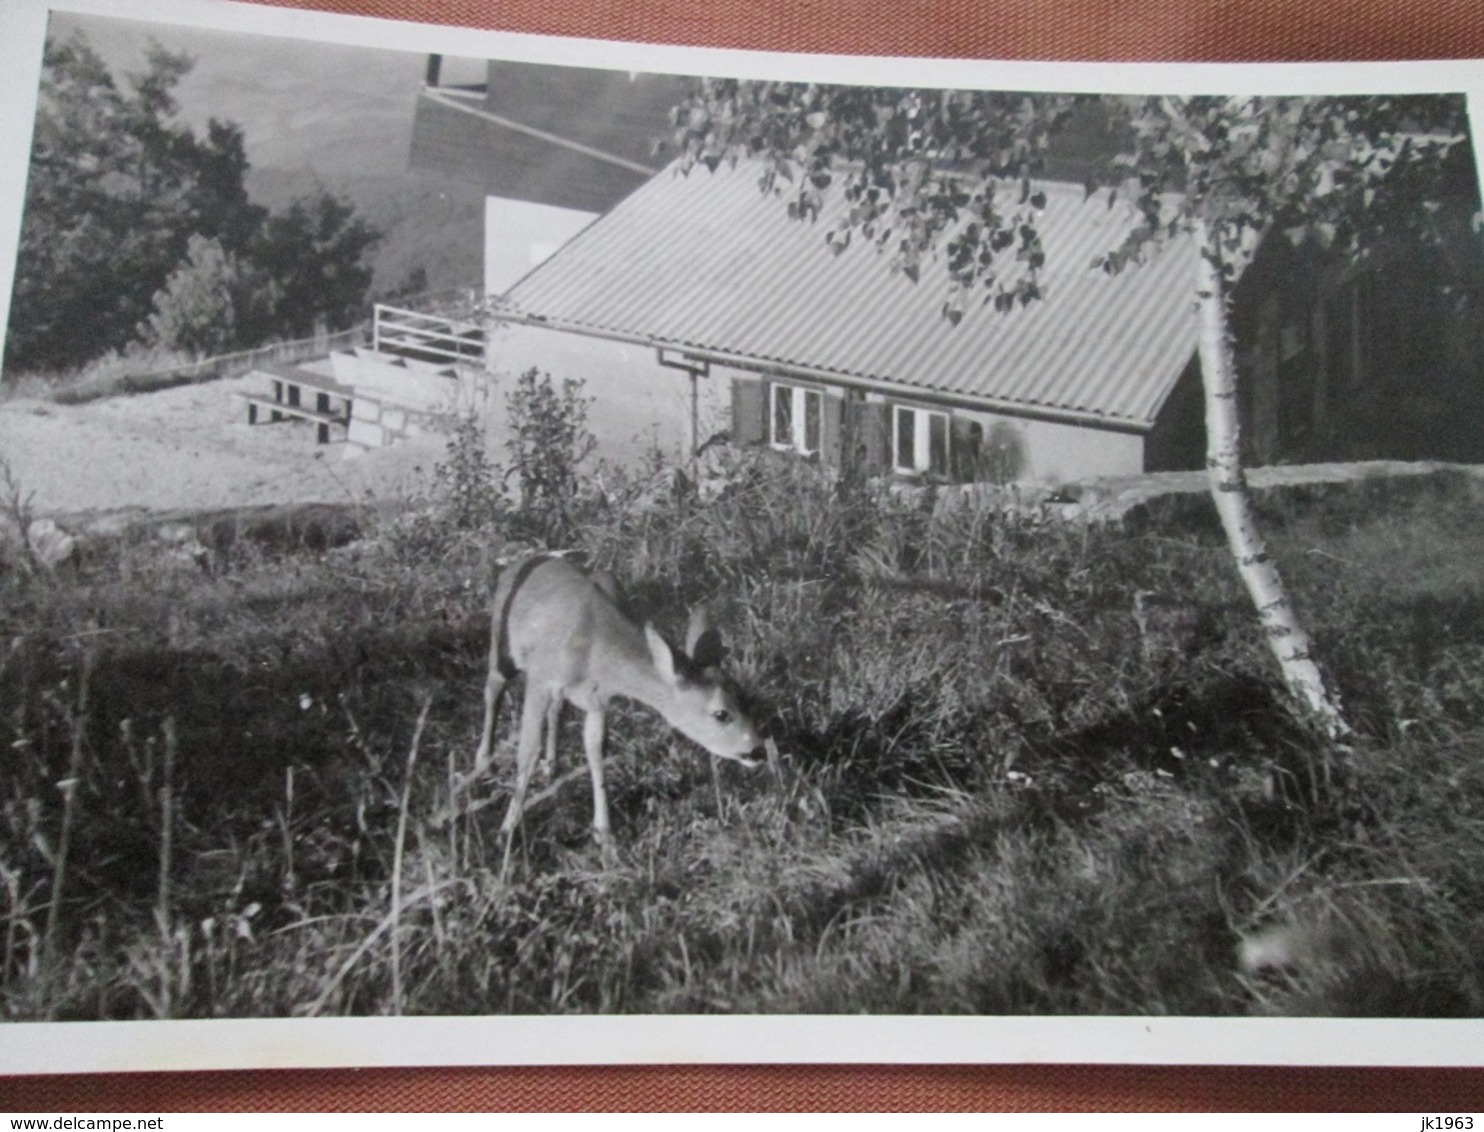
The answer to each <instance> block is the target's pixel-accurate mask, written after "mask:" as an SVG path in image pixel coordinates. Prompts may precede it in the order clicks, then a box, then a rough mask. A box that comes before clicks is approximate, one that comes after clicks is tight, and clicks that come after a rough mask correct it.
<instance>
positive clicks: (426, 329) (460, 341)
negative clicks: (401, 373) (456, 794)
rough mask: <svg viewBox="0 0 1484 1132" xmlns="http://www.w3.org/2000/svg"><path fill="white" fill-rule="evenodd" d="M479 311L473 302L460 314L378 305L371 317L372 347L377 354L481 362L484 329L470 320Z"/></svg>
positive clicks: (446, 361) (460, 310) (424, 359)
mask: <svg viewBox="0 0 1484 1132" xmlns="http://www.w3.org/2000/svg"><path fill="white" fill-rule="evenodd" d="M430 306H431V305H430ZM476 311H477V308H476V307H475V306H474V305H473V304H470V303H465V304H463V305H462V306H460V307H459V308H458V311H457V314H455V313H448V308H445V309H444V310H442V311H440V310H438V309H436V307H433V308H432V309H425V310H420V311H417V310H408V309H406V308H405V307H394V306H389V305H387V304H385V303H377V304H376V307H375V309H374V311H373V313H372V318H371V346H372V348H373V349H375V350H376V351H377V352H378V353H386V354H396V355H400V356H402V357H408V358H416V359H418V360H420V361H427V362H443V363H447V364H450V365H452V364H453V363H455V362H478V361H480V360H481V359H482V358H483V357H484V327H483V326H482V325H481V324H480V323H479V322H478V321H476V319H475V317H470V316H476ZM466 312H467V313H466ZM460 316H462V317H460Z"/></svg>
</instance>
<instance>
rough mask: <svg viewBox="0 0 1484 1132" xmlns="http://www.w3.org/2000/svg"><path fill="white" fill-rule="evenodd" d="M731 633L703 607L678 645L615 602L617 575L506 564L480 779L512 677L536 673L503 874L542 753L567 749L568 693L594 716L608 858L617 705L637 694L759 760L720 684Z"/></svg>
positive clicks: (707, 743) (678, 722)
mask: <svg viewBox="0 0 1484 1132" xmlns="http://www.w3.org/2000/svg"><path fill="white" fill-rule="evenodd" d="M724 651H725V650H724V648H723V646H722V641H721V636H720V634H719V633H718V632H717V631H716V630H715V629H713V628H710V627H709V626H708V625H707V623H706V616H705V613H704V611H702V610H700V609H697V610H694V611H692V613H691V619H690V628H689V631H688V633H687V635H686V642H685V651H684V652H681V651H680V650H678V649H671V648H670V646H669V645H668V644H666V643H665V641H664V639H663V638H662V637H661V636H660V635H659V634H658V633H657V632H655V630H654V629H653V628H652V627H651V626H650V625H648V624H646V625H644V626H643V627H642V628H641V627H640V626H638V625H636V624H634V622H632V621H630V620H629V619H628V617H626V616H625V615H624V614H623V613H622V612H621V611H620V610H619V608H618V605H617V604H616V603H615V601H614V590H613V582H612V579H611V578H610V577H608V576H607V575H598V576H594V577H590V576H589V575H587V574H586V573H584V572H583V571H582V570H581V569H579V568H578V567H577V566H575V565H574V564H573V563H571V562H569V561H567V559H565V558H563V557H561V556H559V555H553V554H538V555H533V556H531V557H529V558H526V559H525V560H523V561H520V562H518V563H512V564H511V565H508V566H506V567H505V569H504V570H503V571H502V572H501V574H500V580H499V582H498V583H497V584H496V586H495V602H494V615H493V618H492V623H491V631H490V667H489V678H488V680H487V681H486V683H485V687H484V728H483V731H482V732H481V734H480V740H479V750H478V752H477V753H476V755H475V758H474V770H473V774H472V775H471V779H472V778H477V777H478V776H479V775H481V774H482V773H484V771H485V770H486V769H487V768H488V767H489V764H490V761H491V756H492V752H491V745H492V738H493V734H494V725H495V714H496V712H497V711H498V709H499V704H500V700H501V698H502V696H503V695H504V691H505V686H506V684H507V683H508V682H509V681H510V680H511V678H513V677H514V676H515V674H516V673H517V672H523V673H525V677H526V690H525V700H524V703H523V704H522V707H521V715H520V738H519V740H518V742H517V746H516V778H515V790H514V793H512V795H511V798H510V808H509V809H508V810H507V811H506V813H505V820H504V822H503V824H502V825H501V827H500V832H501V834H502V835H503V836H504V838H505V853H504V861H503V863H502V865H501V875H502V876H503V875H504V873H505V871H506V870H507V869H508V867H509V863H510V845H511V841H512V840H513V839H514V835H515V829H516V826H517V825H518V824H519V822H520V817H521V809H522V807H523V806H524V805H525V800H526V792H527V790H528V789H529V787H530V783H531V775H532V772H533V771H534V770H535V767H536V758H537V755H538V753H539V752H540V748H541V746H542V742H541V740H542V733H543V731H544V732H545V738H546V744H545V749H546V761H547V763H548V765H550V764H551V763H552V762H553V761H554V759H555V754H556V740H557V720H558V717H559V716H560V714H561V710H562V702H563V701H564V700H565V701H567V702H569V703H571V704H573V705H574V706H576V707H579V708H581V709H582V710H583V711H584V712H586V713H587V718H586V721H585V723H584V725H583V729H582V738H583V747H584V749H585V751H586V754H587V765H588V772H589V774H590V775H591V776H592V786H593V833H594V835H595V836H596V837H597V839H598V842H599V844H600V845H601V847H602V851H603V855H604V858H605V859H608V858H610V857H611V855H612V835H611V833H610V830H609V825H608V796H607V794H606V792H605V791H604V788H603V736H604V731H605V715H606V713H607V710H608V702H609V700H611V699H612V698H613V697H614V696H625V697H627V698H629V699H632V700H638V701H639V702H640V703H642V704H647V705H648V706H649V707H651V708H653V709H654V710H655V711H657V712H659V714H660V715H662V716H663V717H664V718H665V720H666V722H668V723H669V724H670V726H671V727H673V728H675V729H676V730H677V731H679V732H680V733H681V734H682V735H685V736H686V737H687V738H690V739H693V740H694V741H695V742H697V743H699V744H700V745H701V746H702V747H704V748H706V750H708V751H710V752H711V753H712V754H713V755H716V756H718V757H720V758H725V759H734V760H736V761H737V762H740V763H743V764H745V765H748V766H754V765H756V764H757V760H756V759H754V758H753V757H752V756H753V754H754V753H755V752H757V751H758V749H759V748H760V746H761V741H760V740H759V738H758V735H757V732H756V731H755V730H754V729H753V726H752V722H751V721H750V720H749V719H748V718H747V716H746V715H745V714H744V713H743V712H742V711H741V709H740V708H739V707H738V706H737V702H736V699H735V698H734V697H733V696H732V695H731V693H730V692H729V691H728V690H727V689H726V687H725V686H724V685H723V684H722V683H721V682H720V681H719V678H718V677H719V673H718V672H717V671H716V667H717V665H718V664H719V663H720V661H721V659H722V655H723V653H724Z"/></svg>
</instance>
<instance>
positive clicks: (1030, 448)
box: [954, 410, 1144, 484]
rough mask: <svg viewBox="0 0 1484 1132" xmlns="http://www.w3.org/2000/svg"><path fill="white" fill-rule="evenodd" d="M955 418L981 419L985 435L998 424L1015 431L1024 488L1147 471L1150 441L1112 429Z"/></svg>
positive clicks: (986, 416)
mask: <svg viewBox="0 0 1484 1132" xmlns="http://www.w3.org/2000/svg"><path fill="white" fill-rule="evenodd" d="M954 415H955V416H962V417H967V418H968V419H970V420H976V421H978V422H979V423H980V424H982V425H983V426H984V435H985V436H986V437H988V436H989V435H990V429H991V428H992V427H994V426H995V425H996V423H997V422H998V423H999V424H1000V427H1001V428H1002V429H1004V428H1009V429H1012V430H1014V431H1015V432H1016V433H1017V434H1018V435H1019V436H1020V438H1021V440H1022V442H1023V447H1022V451H1023V452H1024V453H1025V457H1026V464H1025V467H1024V469H1023V470H1022V472H1021V474H1020V476H1019V477H1018V479H1019V481H1020V482H1022V483H1052V484H1054V483H1073V482H1078V481H1081V480H1088V479H1094V478H1097V477H1099V476H1129V475H1139V474H1140V473H1142V472H1143V471H1144V438H1143V437H1142V436H1139V435H1136V434H1133V433H1126V432H1112V431H1109V430H1108V429H1099V428H1087V427H1085V426H1082V425H1073V424H1059V423H1057V422H1055V421H1036V420H1026V419H1025V418H1023V417H1011V416H1005V415H1004V414H1000V413H978V412H967V411H964V410H958V411H956V412H955V413H954Z"/></svg>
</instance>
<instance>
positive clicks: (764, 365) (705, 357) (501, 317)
mask: <svg viewBox="0 0 1484 1132" xmlns="http://www.w3.org/2000/svg"><path fill="white" fill-rule="evenodd" d="M494 317H495V319H496V320H497V321H499V322H506V323H511V324H515V325H520V326H531V327H537V328H540V329H545V330H554V331H558V332H561V333H566V334H578V335H581V336H583V337H586V338H599V339H603V340H605V341H609V342H622V343H624V344H626V345H631V346H641V347H644V348H645V349H652V350H661V349H664V350H672V351H679V352H681V353H683V354H685V355H686V356H688V357H692V358H695V359H697V360H698V361H704V362H711V363H715V364H717V365H726V366H732V367H733V368H735V369H743V370H748V371H750V372H755V373H770V374H783V375H786V376H791V377H796V378H799V379H801V380H804V381H818V382H824V383H828V384H832V385H841V386H844V387H846V388H849V389H858V390H861V391H863V392H872V393H888V394H893V395H895V396H898V397H908V398H911V399H915V400H918V401H932V402H934V403H936V404H941V405H943V406H945V407H947V408H955V409H970V410H978V411H980V412H987V413H1000V414H1003V415H1005V416H1012V417H1023V418H1025V419H1027V420H1037V421H1047V422H1050V423H1052V424H1070V425H1078V426H1080V427H1083V428H1098V429H1102V430H1104V431H1107V432H1120V433H1126V434H1131V435H1136V436H1144V435H1147V434H1148V433H1149V432H1150V431H1151V430H1152V429H1153V428H1154V421H1153V420H1152V419H1151V420H1133V419H1129V418H1125V417H1112V416H1108V415H1107V414H1104V413H1093V412H1088V411H1086V410H1080V409H1068V408H1059V407H1057V406H1054V405H1034V404H1029V403H1027V402H1024V401H1011V400H1005V399H1001V398H996V397H986V396H983V395H978V394H973V393H956V392H950V391H946V390H938V389H933V388H931V387H930V386H925V385H913V384H910V383H908V382H905V381H893V380H891V379H890V378H883V377H872V376H870V375H867V374H855V373H844V372H841V371H839V370H831V369H825V368H823V367H819V366H810V365H805V364H801V363H799V362H789V361H778V360H773V359H770V358H758V357H752V356H749V355H746V354H738V353H735V352H733V351H729V350H720V349H716V348H715V347H710V346H697V345H695V344H693V343H689V342H682V341H679V340H677V339H673V338H661V337H655V336H653V335H647V334H637V333H634V332H632V331H624V330H610V329H608V328H606V327H593V326H588V325H586V324H584V323H579V322H571V321H567V320H562V319H551V318H547V317H545V316H544V315H537V314H521V313H517V312H512V311H503V312H501V311H497V312H495V314H494Z"/></svg>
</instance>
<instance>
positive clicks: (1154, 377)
mask: <svg viewBox="0 0 1484 1132" xmlns="http://www.w3.org/2000/svg"><path fill="white" fill-rule="evenodd" d="M1046 190H1047V202H1046V208H1045V210H1044V211H1043V212H1042V213H1041V215H1040V218H1039V220H1038V227H1039V230H1040V233H1041V240H1042V244H1043V246H1044V247H1045V250H1046V266H1045V267H1044V268H1043V269H1042V275H1041V282H1042V290H1043V291H1044V293H1045V298H1044V299H1043V300H1041V301H1040V302H1036V303H1032V304H1030V305H1029V306H1027V307H1023V308H1022V307H1017V308H1016V309H1015V310H1013V311H1010V312H997V311H996V310H995V309H994V307H993V305H992V304H990V305H980V304H979V302H978V301H977V300H972V301H971V302H970V305H969V307H968V309H967V310H965V312H964V316H963V318H962V320H961V321H960V322H959V323H958V324H957V325H954V324H952V323H950V322H949V321H948V320H947V319H946V318H944V317H943V315H942V307H943V302H944V299H945V298H946V297H947V293H948V290H947V288H948V284H947V272H946V268H945V267H944V264H943V262H942V259H941V256H940V257H938V258H936V259H934V260H932V261H929V262H924V263H923V265H922V268H921V272H920V279H919V281H918V282H916V283H913V282H912V281H911V280H909V279H908V278H907V277H906V276H905V275H903V274H901V273H899V272H897V273H894V272H892V271H891V270H890V265H889V258H890V257H889V256H888V255H887V254H885V253H882V252H878V251H877V249H876V248H875V247H874V245H872V244H871V243H870V242H869V241H867V240H863V239H861V238H860V237H859V234H857V237H856V238H855V239H854V240H853V241H852V244H851V246H850V247H849V248H848V249H847V250H846V251H845V252H843V253H841V254H839V255H834V254H832V253H831V252H830V251H829V250H828V249H827V248H826V246H825V239H824V237H825V233H826V232H828V231H830V229H831V228H832V227H834V226H835V225H834V221H835V220H836V218H837V217H838V216H839V215H840V214H841V212H842V211H843V208H844V203H843V199H842V196H841V194H839V193H838V192H832V193H829V194H827V196H826V205H825V210H824V214H823V215H822V216H821V217H820V218H819V219H818V220H816V221H813V222H800V221H795V220H791V219H789V217H788V215H787V212H786V209H785V207H784V204H783V202H782V201H780V200H778V199H777V198H772V197H765V196H764V195H763V194H762V193H760V192H759V191H758V171H757V169H756V167H750V166H749V165H748V164H747V163H745V162H744V163H742V164H740V165H739V166H738V167H737V168H735V169H731V168H728V167H726V166H723V167H722V168H720V169H718V170H717V171H716V172H715V173H708V172H706V171H705V170H704V169H696V170H694V171H692V172H691V173H690V174H689V175H688V176H682V175H680V174H679V173H678V172H676V171H675V170H674V169H673V168H672V169H667V170H665V171H663V172H661V173H660V174H659V175H658V176H656V177H655V178H654V179H653V180H652V181H650V182H648V183H647V184H645V185H644V186H642V187H641V188H639V189H638V190H637V191H636V192H635V193H634V194H633V195H632V196H630V197H628V198H627V199H626V200H624V201H622V202H620V203H619V204H618V205H617V206H616V207H615V208H614V209H613V210H612V211H611V212H609V213H608V214H607V215H605V216H603V217H601V218H600V219H598V220H597V221H595V222H594V223H593V224H592V225H590V226H589V227H588V228H587V229H585V230H584V231H583V232H582V233H580V234H579V235H578V236H577V237H576V238H575V239H573V240H572V241H571V242H570V243H569V244H567V245H566V246H565V247H563V248H562V249H561V250H560V251H559V252H558V253H557V254H556V255H554V256H553V257H552V258H551V259H550V260H548V261H547V262H546V263H544V264H542V265H541V266H540V267H538V268H536V269H535V270H534V271H533V272H532V273H531V274H530V275H528V276H527V277H526V278H525V279H523V280H522V281H521V282H520V283H518V284H517V285H516V286H515V287H514V288H512V289H511V290H510V292H509V293H508V294H507V295H506V305H507V307H508V311H509V313H510V315H511V316H513V317H517V318H523V319H531V320H540V321H543V322H545V323H547V324H550V325H552V326H555V327H559V328H566V329H572V330H579V331H582V332H586V333H593V334H599V335H605V336H613V337H619V338H625V339H639V340H644V341H651V342H654V343H656V344H658V345H664V346H670V347H676V348H691V349H696V350H702V351H711V352H714V353H719V354H726V355H734V356H740V357H743V358H747V359H753V360H755V361H756V362H759V363H764V364H773V365H776V366H778V367H780V368H782V369H785V370H788V369H795V370H799V371H812V372H816V373H825V374H838V375H840V376H841V377H842V378H846V379H848V378H852V377H854V378H858V379H867V380H873V381H885V382H892V383H899V384H901V385H903V386H908V387H912V388H913V389H916V390H923V391H934V392H938V393H941V394H946V395H950V396H957V397H959V398H963V399H968V400H975V401H984V402H998V403H1004V404H1007V405H1008V406H1012V407H1013V406H1024V407H1025V409H1026V410H1027V411H1031V412H1037V413H1039V414H1045V415H1052V416H1055V415H1058V414H1066V415H1067V416H1069V417H1077V418H1079V419H1085V418H1086V417H1088V416H1092V417H1095V418H1100V419H1105V420H1107V421H1108V423H1109V424H1110V425H1115V426H1122V427H1126V428H1128V427H1132V428H1145V427H1148V426H1150V425H1152V424H1153V422H1154V418H1155V416H1156V415H1157V414H1158V412H1159V409H1160V407H1161V406H1162V405H1163V404H1164V401H1165V398H1166V397H1167V396H1168V395H1169V393H1170V391H1171V389H1173V387H1174V385H1175V382H1176V380H1177V379H1178V378H1179V376H1180V373H1181V371H1182V370H1183V369H1184V368H1185V366H1186V364H1187V363H1188V362H1189V360H1190V358H1191V355H1192V354H1193V352H1194V350H1195V346H1196V318H1195V307H1194V296H1193V291H1192V283H1193V280H1194V266H1195V249H1194V246H1193V245H1192V243H1191V242H1190V241H1188V240H1184V239H1179V240H1174V241H1171V242H1170V243H1168V244H1166V245H1165V246H1163V247H1161V248H1159V249H1157V250H1156V251H1154V252H1152V253H1151V254H1150V255H1149V256H1148V258H1147V259H1146V261H1145V262H1143V263H1141V264H1138V265H1136V266H1131V267H1128V268H1125V269H1124V271H1122V272H1121V273H1119V274H1118V275H1114V276H1109V275H1107V274H1105V273H1104V272H1102V271H1100V270H1096V269H1094V268H1093V267H1092V264H1093V261H1094V259H1095V258H1096V257H1097V256H1098V255H1100V254H1101V253H1104V252H1107V251H1109V250H1111V249H1113V248H1114V247H1116V246H1117V245H1118V244H1119V242H1120V241H1121V239H1122V238H1123V236H1124V235H1125V233H1126V232H1127V231H1128V229H1129V226H1130V224H1131V223H1132V219H1131V213H1130V211H1129V209H1128V208H1127V207H1126V206H1125V205H1122V204H1118V205H1115V206H1114V207H1112V208H1110V207H1109V205H1108V201H1107V198H1106V196H1105V195H1103V194H1098V195H1097V196H1094V197H1093V198H1091V199H1084V193H1083V190H1082V188H1081V187H1080V186H1073V185H1059V184H1056V185H1048V186H1046ZM1007 261H1008V257H1007ZM1009 275H1010V268H1009V267H1008V262H1007V266H1005V267H1002V268H1001V276H1002V278H1006V277H1008V276H1009Z"/></svg>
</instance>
